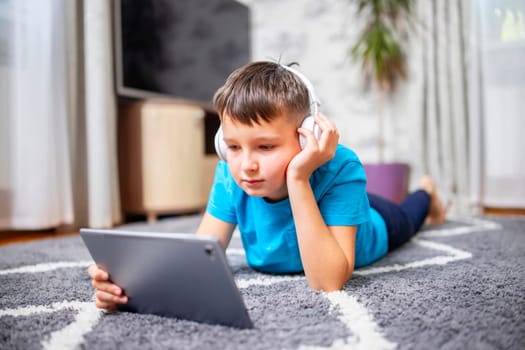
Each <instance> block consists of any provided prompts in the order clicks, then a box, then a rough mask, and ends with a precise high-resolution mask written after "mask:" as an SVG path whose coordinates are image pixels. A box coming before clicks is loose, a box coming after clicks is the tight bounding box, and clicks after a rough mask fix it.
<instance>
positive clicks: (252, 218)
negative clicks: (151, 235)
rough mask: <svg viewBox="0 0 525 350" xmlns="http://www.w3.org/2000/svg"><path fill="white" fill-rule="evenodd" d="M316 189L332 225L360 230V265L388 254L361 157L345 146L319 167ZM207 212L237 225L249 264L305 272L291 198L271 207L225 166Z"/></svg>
mask: <svg viewBox="0 0 525 350" xmlns="http://www.w3.org/2000/svg"><path fill="white" fill-rule="evenodd" d="M310 184H311V186H312V190H313V192H314V195H315V199H316V201H317V204H318V205H319V209H320V212H321V215H322V217H323V219H324V221H325V223H326V224H327V225H328V226H357V236H356V243H355V266H356V267H359V266H363V265H367V264H370V263H372V262H373V261H375V260H377V259H379V258H381V257H382V256H384V255H385V254H386V253H387V251H388V238H387V232H386V226H385V223H384V220H383V219H382V217H381V216H380V215H379V214H378V213H377V212H376V211H375V210H374V209H372V208H370V205H369V202H368V196H367V194H366V176H365V171H364V169H363V166H362V164H361V162H360V161H359V158H358V157H357V155H356V154H355V153H354V152H353V151H352V150H350V149H348V148H346V147H344V146H342V145H339V146H338V147H337V150H336V153H335V157H334V158H333V159H332V160H330V161H329V162H327V163H325V164H324V165H322V166H321V167H319V168H318V169H317V170H316V171H315V172H314V173H313V174H312V176H311V177H310ZM206 210H207V211H208V213H210V214H211V215H212V216H214V217H216V218H218V219H220V220H223V221H226V222H230V223H233V224H237V225H238V227H239V231H240V232H241V239H242V243H243V246H244V249H245V251H246V258H247V261H248V264H249V265H250V266H251V267H252V268H254V269H256V270H260V271H263V272H269V273H292V272H301V271H303V265H302V262H301V256H300V254H299V245H298V242H297V235H296V231H295V224H294V221H293V216H292V209H291V206H290V200H289V199H288V198H286V199H283V200H281V201H279V202H275V203H273V202H272V203H271V202H268V201H266V200H265V199H264V198H261V197H251V196H248V195H247V194H246V193H245V192H244V191H243V190H242V189H241V188H240V187H239V186H238V185H237V184H236V183H235V180H234V179H233V177H232V176H231V174H230V171H229V169H228V165H227V163H225V162H223V161H220V162H219V164H218V165H217V169H216V172H215V179H214V183H213V186H212V189H211V192H210V198H209V201H208V205H207V208H206Z"/></svg>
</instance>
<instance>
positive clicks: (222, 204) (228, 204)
mask: <svg viewBox="0 0 525 350" xmlns="http://www.w3.org/2000/svg"><path fill="white" fill-rule="evenodd" d="M233 185H234V182H233V178H232V177H231V175H230V171H229V169H228V165H227V164H226V163H225V162H224V161H222V160H221V161H219V163H218V164H217V167H216V168H215V177H214V179H213V185H212V187H211V191H210V196H209V199H208V205H207V206H206V211H207V212H208V213H209V214H211V215H212V216H214V217H216V218H217V219H220V220H222V221H226V222H230V223H233V224H236V223H237V217H236V215H235V207H234V205H233V193H232V191H233Z"/></svg>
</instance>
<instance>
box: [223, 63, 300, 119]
mask: <svg viewBox="0 0 525 350" xmlns="http://www.w3.org/2000/svg"><path fill="white" fill-rule="evenodd" d="M213 104H214V106H215V109H216V111H217V112H218V113H219V116H220V118H221V120H222V118H223V117H224V115H228V116H229V117H230V118H232V119H233V120H235V121H238V122H240V123H242V124H246V125H253V124H254V123H255V124H260V123H261V121H265V122H269V121H271V120H272V119H273V118H275V117H277V116H279V115H281V114H285V115H286V116H287V117H288V118H290V119H291V120H297V121H298V122H299V123H300V121H301V120H302V118H304V117H306V116H307V114H308V112H309V110H310V101H309V96H308V90H307V88H306V86H305V84H304V83H303V82H302V81H301V79H300V78H299V77H297V76H296V75H295V74H294V73H292V72H290V71H288V70H287V69H286V68H283V66H281V65H280V64H278V63H273V62H265V61H261V62H252V63H248V64H247V65H244V66H242V67H240V68H238V69H236V70H235V71H233V73H231V74H230V76H229V77H228V79H226V82H225V83H224V85H223V86H222V87H220V88H219V89H218V90H217V92H216V93H215V96H214V97H213Z"/></svg>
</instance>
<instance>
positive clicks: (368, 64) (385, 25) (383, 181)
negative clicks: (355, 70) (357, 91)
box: [350, 0, 413, 203]
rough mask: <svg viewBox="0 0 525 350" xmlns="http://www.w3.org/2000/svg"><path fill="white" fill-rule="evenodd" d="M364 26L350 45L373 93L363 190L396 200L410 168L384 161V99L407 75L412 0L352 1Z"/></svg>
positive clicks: (403, 191)
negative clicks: (373, 156) (374, 153)
mask: <svg viewBox="0 0 525 350" xmlns="http://www.w3.org/2000/svg"><path fill="white" fill-rule="evenodd" d="M353 1H355V2H356V3H357V15H358V16H360V17H361V18H364V20H365V27H364V29H363V31H362V32H361V33H360V35H359V36H358V39H357V42H356V43H355V44H354V46H353V47H352V48H351V51H350V52H351V55H352V57H353V58H354V60H356V61H358V62H361V65H362V69H363V73H364V77H365V81H366V82H367V85H368V86H373V88H374V91H375V93H376V94H377V101H378V102H377V108H378V118H379V121H378V124H379V126H378V133H377V144H378V152H379V162H378V163H365V164H364V167H365V172H366V174H367V178H368V185H367V190H368V191H369V192H372V193H376V194H379V195H381V196H383V197H385V198H387V199H390V200H392V201H394V202H397V203H399V202H400V201H401V200H402V199H403V198H404V197H405V196H406V193H407V190H408V182H409V175H410V169H409V166H408V164H406V163H399V162H396V163H392V162H389V163H386V162H385V159H384V158H385V157H384V148H385V141H384V140H385V137H384V101H385V96H386V95H389V94H390V93H392V92H393V91H394V89H395V87H396V83H398V82H399V81H400V80H403V79H406V77H407V61H406V55H405V50H404V48H403V42H405V41H406V38H407V36H408V29H409V24H410V16H411V13H412V9H413V0H353Z"/></svg>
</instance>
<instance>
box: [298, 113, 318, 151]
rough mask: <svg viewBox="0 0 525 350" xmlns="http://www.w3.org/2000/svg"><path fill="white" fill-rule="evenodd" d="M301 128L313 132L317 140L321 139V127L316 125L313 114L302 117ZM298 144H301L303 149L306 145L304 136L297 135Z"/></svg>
mask: <svg viewBox="0 0 525 350" xmlns="http://www.w3.org/2000/svg"><path fill="white" fill-rule="evenodd" d="M301 128H303V129H307V130H310V131H311V132H313V133H314V137H315V139H316V140H317V141H319V139H321V128H320V127H319V125H317V123H316V122H315V119H314V117H313V116H311V115H309V116H308V117H306V118H304V120H303V122H302V123H301ZM299 144H300V145H301V149H304V148H305V147H306V137H304V136H303V135H299Z"/></svg>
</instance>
